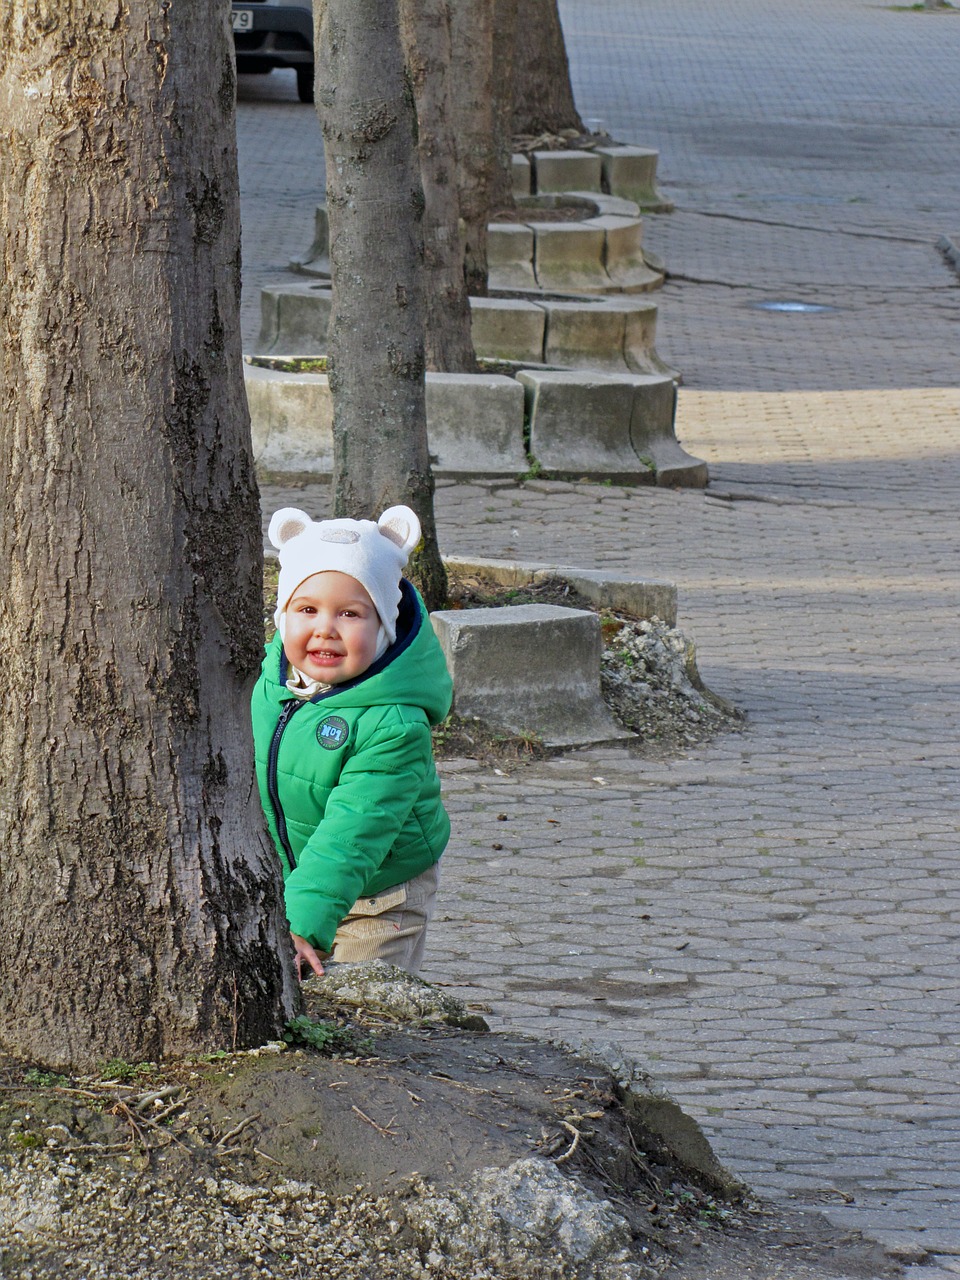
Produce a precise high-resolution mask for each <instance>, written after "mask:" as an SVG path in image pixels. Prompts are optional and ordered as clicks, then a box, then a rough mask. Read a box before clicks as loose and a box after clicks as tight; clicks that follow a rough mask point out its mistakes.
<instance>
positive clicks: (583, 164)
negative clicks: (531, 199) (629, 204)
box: [532, 151, 629, 195]
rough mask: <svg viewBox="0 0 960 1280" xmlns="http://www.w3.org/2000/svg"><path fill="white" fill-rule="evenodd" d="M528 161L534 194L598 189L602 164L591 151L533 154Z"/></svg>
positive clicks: (537, 152)
mask: <svg viewBox="0 0 960 1280" xmlns="http://www.w3.org/2000/svg"><path fill="white" fill-rule="evenodd" d="M532 160H533V189H534V191H535V192H536V193H537V194H538V195H540V194H543V193H545V192H548V191H600V190H601V179H602V175H603V161H602V160H601V158H600V156H599V155H598V154H597V153H596V152H595V151H534V153H533V156H532ZM613 194H614V195H619V194H620V193H619V192H614V193H613ZM624 194H629V193H627V192H625V193H624Z"/></svg>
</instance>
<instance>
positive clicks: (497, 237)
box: [487, 222, 537, 289]
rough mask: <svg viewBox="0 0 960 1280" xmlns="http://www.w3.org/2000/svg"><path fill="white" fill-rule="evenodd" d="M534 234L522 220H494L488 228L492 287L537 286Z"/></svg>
mask: <svg viewBox="0 0 960 1280" xmlns="http://www.w3.org/2000/svg"><path fill="white" fill-rule="evenodd" d="M533 254H534V235H533V230H532V229H531V228H530V227H527V226H524V225H523V224H522V223H519V222H492V223H491V224H490V226H489V227H488V228H487V269H488V272H489V284H490V288H491V289H536V287H537V277H536V276H535V275H534V271H533Z"/></svg>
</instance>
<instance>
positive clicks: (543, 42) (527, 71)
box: [513, 0, 583, 134]
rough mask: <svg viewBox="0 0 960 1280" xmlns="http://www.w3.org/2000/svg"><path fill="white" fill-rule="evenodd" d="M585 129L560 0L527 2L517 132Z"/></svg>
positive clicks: (516, 87) (516, 72) (520, 41)
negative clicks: (572, 78)
mask: <svg viewBox="0 0 960 1280" xmlns="http://www.w3.org/2000/svg"><path fill="white" fill-rule="evenodd" d="M563 129H577V130H579V131H581V132H582V131H583V121H582V120H581V119H580V116H579V113H578V112H577V108H576V105H575V104H574V101H573V88H572V86H571V83H570V64H569V62H568V60H567V48H566V45H565V43H564V39H563V28H562V27H561V25H560V14H559V12H558V10H557V0H524V5H523V10H522V21H518V23H517V29H516V45H515V49H514V67H513V132H514V133H515V134H517V133H526V134H531V133H532V134H538V133H560V132H561V130H563Z"/></svg>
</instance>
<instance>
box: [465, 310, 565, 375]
mask: <svg viewBox="0 0 960 1280" xmlns="http://www.w3.org/2000/svg"><path fill="white" fill-rule="evenodd" d="M546 324H547V317H546V313H545V312H544V310H543V307H542V306H539V305H538V304H537V303H535V302H526V301H525V300H523V299H522V298H471V299H470V332H471V336H472V337H473V347H474V350H475V351H476V353H477V355H478V356H479V357H480V358H481V359H486V360H516V361H520V362H529V363H531V364H543V362H544V360H543V345H544V335H545V333H546Z"/></svg>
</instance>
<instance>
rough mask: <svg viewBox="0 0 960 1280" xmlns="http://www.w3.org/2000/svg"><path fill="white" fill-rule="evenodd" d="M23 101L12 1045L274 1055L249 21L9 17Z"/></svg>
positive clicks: (275, 939)
mask: <svg viewBox="0 0 960 1280" xmlns="http://www.w3.org/2000/svg"><path fill="white" fill-rule="evenodd" d="M41 13H42V14H43V17H42V19H41V17H40V16H39V15H40V14H41ZM0 101H3V103H4V104H5V105H4V130H5V137H4V145H3V147H2V149H0V201H2V205H0V349H2V353H0V361H2V364H0V378H2V381H0V484H2V486H3V488H4V491H5V509H4V520H3V527H2V532H0V538H2V541H3V546H2V553H0V645H2V648H3V652H4V653H5V654H6V661H5V662H4V663H3V672H2V676H0V804H2V813H3V821H2V827H0V867H2V893H0V1041H2V1043H3V1045H4V1047H5V1048H6V1049H7V1050H9V1051H12V1052H14V1053H16V1054H20V1055H22V1056H25V1057H28V1058H30V1059H32V1060H34V1061H40V1062H43V1063H45V1064H48V1065H50V1066H57V1067H61V1066H73V1067H78V1068H79V1067H86V1068H89V1067H91V1066H93V1065H94V1064H95V1063H96V1062H98V1061H103V1060H104V1059H108V1058H114V1057H122V1058H125V1059H127V1060H130V1061H140V1060H144V1059H159V1058H163V1057H167V1056H176V1055H180V1054H184V1053H187V1052H195V1051H197V1050H202V1049H213V1048H217V1047H222V1048H230V1047H231V1046H232V1045H237V1046H244V1045H251V1044H256V1043H260V1042H262V1041H263V1039H264V1038H266V1037H271V1036H275V1035H276V1034H277V1032H278V1030H279V1029H280V1028H281V1027H282V1024H283V1021H284V1019H285V1017H288V1016H289V1014H290V1011H291V1010H292V1008H293V1005H294V1001H295V992H294V989H293V983H292V966H291V965H290V964H288V963H286V959H287V955H288V947H289V943H288V942H281V939H283V938H285V937H286V927H285V921H284V919H283V913H282V902H281V885H280V879H279V872H278V867H277V863H276V856H275V854H274V853H273V851H272V850H271V848H270V847H269V842H268V840H267V838H266V835H265V831H264V826H263V821H262V817H261V815H260V813H259V811H258V809H259V806H258V802H257V796H256V791H255V788H254V787H253V786H252V747H251V735H250V729H249V723H248V709H247V697H248V690H249V686H250V682H251V679H252V677H253V675H254V673H255V670H256V668H257V665H258V653H259V651H260V647H261V643H262V615H261V592H260V576H259V575H260V569H261V534H260V518H259V510H258V502H257V494H256V484H255V480H254V475H253V464H252V459H251V451H250V435H249V423H248V419H247V414H246V407H245V402H244V395H243V387H242V379H241V375H240V369H241V359H240V348H239V322H238V302H239V298H238V294H239V288H238V283H239V280H238V275H239V273H238V266H239V252H238V251H239V226H238V220H239V201H238V192H237V176H236V158H235V141H234V106H233V103H234V72H233V50H232V47H231V43H230V37H229V32H228V29H227V25H226V14H225V12H224V11H223V10H222V9H219V8H218V9H216V10H214V9H213V8H212V7H211V6H205V5H161V6H158V5H155V4H152V3H148V2H147V0H127V2H126V4H125V5H124V6H119V5H113V4H107V5H104V4H102V3H100V2H99V0H60V2H59V3H58V4H57V5H56V6H55V7H54V8H49V7H41V9H40V10H38V9H37V6H36V5H35V4H33V3H30V2H29V0H8V3H7V4H6V5H5V6H4V7H3V9H2V11H0Z"/></svg>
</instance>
